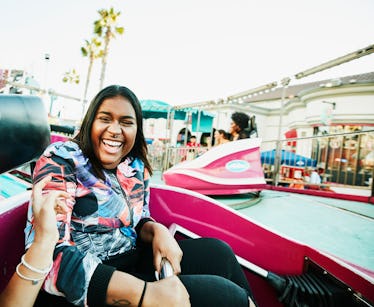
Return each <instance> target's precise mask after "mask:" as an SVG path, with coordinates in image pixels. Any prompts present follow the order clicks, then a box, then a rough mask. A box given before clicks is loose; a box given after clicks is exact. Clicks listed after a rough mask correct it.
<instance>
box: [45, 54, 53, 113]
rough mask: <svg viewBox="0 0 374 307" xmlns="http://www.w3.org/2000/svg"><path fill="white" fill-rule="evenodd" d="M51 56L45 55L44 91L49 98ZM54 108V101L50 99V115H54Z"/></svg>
mask: <svg viewBox="0 0 374 307" xmlns="http://www.w3.org/2000/svg"><path fill="white" fill-rule="evenodd" d="M50 58H51V56H50V54H49V53H45V54H44V60H45V73H44V91H45V93H46V95H47V96H49V90H48V66H49V60H50ZM52 106H53V101H52V100H51V99H50V101H49V115H52Z"/></svg>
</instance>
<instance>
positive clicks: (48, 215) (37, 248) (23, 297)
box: [0, 176, 71, 307]
mask: <svg viewBox="0 0 374 307" xmlns="http://www.w3.org/2000/svg"><path fill="white" fill-rule="evenodd" d="M50 181H51V177H50V176H47V177H45V178H44V179H43V180H41V181H40V182H38V183H37V184H35V185H34V187H33V191H32V195H31V198H32V210H33V212H34V221H33V224H34V228H35V238H34V243H33V244H32V245H31V246H30V248H29V249H28V250H27V251H26V253H25V254H24V255H23V256H22V261H21V263H20V264H19V265H18V266H17V268H16V272H15V273H14V275H13V276H12V278H11V280H10V281H9V283H8V285H7V286H6V288H5V290H4V291H3V292H2V293H1V295H0V306H2V307H19V306H23V307H28V306H30V307H31V306H33V305H34V302H35V300H36V297H37V295H38V293H39V290H40V288H41V286H42V284H43V281H44V279H45V277H46V276H47V275H48V273H49V271H50V270H51V269H52V262H53V250H54V248H55V245H56V243H57V240H58V231H57V226H56V214H65V213H67V211H68V208H67V206H66V204H65V201H64V198H65V199H71V196H70V195H69V193H67V192H64V191H48V193H43V194H42V189H43V188H44V186H45V185H46V184H47V183H48V182H50Z"/></svg>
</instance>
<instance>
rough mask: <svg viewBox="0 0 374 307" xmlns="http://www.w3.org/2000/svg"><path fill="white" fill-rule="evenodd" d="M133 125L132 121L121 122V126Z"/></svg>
mask: <svg viewBox="0 0 374 307" xmlns="http://www.w3.org/2000/svg"><path fill="white" fill-rule="evenodd" d="M133 124H134V122H133V121H128V120H124V121H121V125H122V126H132V125H133Z"/></svg>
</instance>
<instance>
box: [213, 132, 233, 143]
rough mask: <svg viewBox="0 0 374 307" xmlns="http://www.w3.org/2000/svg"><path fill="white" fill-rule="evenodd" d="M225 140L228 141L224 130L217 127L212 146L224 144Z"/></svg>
mask: <svg viewBox="0 0 374 307" xmlns="http://www.w3.org/2000/svg"><path fill="white" fill-rule="evenodd" d="M227 142H230V140H229V136H228V134H227V132H226V131H225V130H223V129H219V130H216V131H215V132H214V146H218V145H221V144H225V143H227Z"/></svg>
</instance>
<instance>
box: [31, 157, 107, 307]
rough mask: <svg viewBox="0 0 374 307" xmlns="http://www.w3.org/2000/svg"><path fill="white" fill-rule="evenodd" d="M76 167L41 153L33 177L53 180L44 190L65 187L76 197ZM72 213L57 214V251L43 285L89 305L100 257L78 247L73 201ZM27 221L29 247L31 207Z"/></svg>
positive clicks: (66, 161) (48, 290)
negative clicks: (73, 230)
mask: <svg viewBox="0 0 374 307" xmlns="http://www.w3.org/2000/svg"><path fill="white" fill-rule="evenodd" d="M74 171H75V167H74V163H73V162H72V161H69V160H66V159H63V158H60V157H57V156H53V155H52V156H51V157H46V156H42V157H41V158H40V159H39V160H38V162H37V164H36V167H35V170H34V175H33V180H34V182H38V181H40V180H41V179H42V178H44V177H45V176H47V175H52V180H51V182H49V183H48V184H47V186H46V187H45V188H44V190H64V191H67V192H68V193H69V194H70V195H72V196H73V198H74V199H75V196H76V190H77V182H76V178H75V175H74ZM67 205H68V208H69V212H68V213H67V214H66V215H57V227H58V231H59V241H58V243H57V245H56V248H55V251H54V263H53V268H52V270H51V272H50V273H49V275H48V277H47V278H46V281H45V283H44V285H43V288H44V290H46V291H47V292H48V293H50V294H54V295H58V296H65V297H66V299H67V300H68V301H69V302H71V303H73V304H74V305H77V306H86V305H87V304H86V296H87V289H88V285H89V282H90V279H91V276H92V274H93V272H94V271H95V269H96V267H97V265H98V264H99V263H101V260H100V259H99V258H97V257H96V256H94V255H91V254H89V253H87V254H86V255H84V254H83V253H81V252H80V251H79V250H78V248H77V247H76V246H75V244H74V242H73V240H72V237H71V233H70V227H71V216H72V211H73V207H74V203H68V204H67ZM28 217H29V218H28V221H27V225H26V229H25V234H26V248H28V247H29V246H30V245H31V244H32V242H33V239H34V231H33V227H32V222H33V219H32V206H31V204H30V206H29V214H28Z"/></svg>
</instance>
